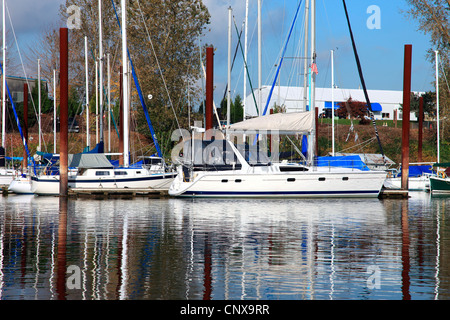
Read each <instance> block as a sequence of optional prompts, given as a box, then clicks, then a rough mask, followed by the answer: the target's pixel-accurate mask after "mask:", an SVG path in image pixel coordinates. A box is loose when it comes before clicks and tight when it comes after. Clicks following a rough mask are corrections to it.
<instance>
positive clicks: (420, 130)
mask: <svg viewBox="0 0 450 320" xmlns="http://www.w3.org/2000/svg"><path fill="white" fill-rule="evenodd" d="M422 140H423V97H420V100H419V143H418V146H417V149H418V150H417V152H418V155H417V161H418V162H422Z"/></svg>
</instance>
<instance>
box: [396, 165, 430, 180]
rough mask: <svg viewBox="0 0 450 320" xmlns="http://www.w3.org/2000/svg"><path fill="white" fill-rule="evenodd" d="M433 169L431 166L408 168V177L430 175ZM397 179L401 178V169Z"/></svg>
mask: <svg viewBox="0 0 450 320" xmlns="http://www.w3.org/2000/svg"><path fill="white" fill-rule="evenodd" d="M432 169H433V167H432V166H431V165H421V166H419V165H417V166H409V176H410V177H419V176H421V175H423V174H424V173H432ZM398 176H399V177H401V176H402V169H401V168H400V173H399V174H398Z"/></svg>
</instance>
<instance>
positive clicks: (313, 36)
mask: <svg viewBox="0 0 450 320" xmlns="http://www.w3.org/2000/svg"><path fill="white" fill-rule="evenodd" d="M315 63H316V0H311V71H310V72H311V89H310V92H311V97H310V101H311V105H310V106H309V109H310V110H309V112H311V114H312V117H313V119H314V118H315V109H316V108H315V106H316V101H315V99H316V73H315V72H313V70H312V66H313V65H314V64H315ZM313 123H314V124H313V130H312V131H311V135H310V141H309V147H310V149H309V152H308V158H309V162H310V164H311V165H312V164H313V162H314V156H315V154H314V150H315V145H314V144H315V135H316V124H315V121H313Z"/></svg>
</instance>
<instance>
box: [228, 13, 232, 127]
mask: <svg viewBox="0 0 450 320" xmlns="http://www.w3.org/2000/svg"><path fill="white" fill-rule="evenodd" d="M232 14H233V9H231V7H228V69H227V72H228V79H227V81H228V86H227V126H229V125H230V124H231V123H230V122H231V16H232Z"/></svg>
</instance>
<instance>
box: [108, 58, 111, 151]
mask: <svg viewBox="0 0 450 320" xmlns="http://www.w3.org/2000/svg"><path fill="white" fill-rule="evenodd" d="M107 64H108V67H107V68H108V152H111V66H110V60H109V53H108V54H107Z"/></svg>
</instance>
